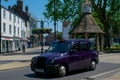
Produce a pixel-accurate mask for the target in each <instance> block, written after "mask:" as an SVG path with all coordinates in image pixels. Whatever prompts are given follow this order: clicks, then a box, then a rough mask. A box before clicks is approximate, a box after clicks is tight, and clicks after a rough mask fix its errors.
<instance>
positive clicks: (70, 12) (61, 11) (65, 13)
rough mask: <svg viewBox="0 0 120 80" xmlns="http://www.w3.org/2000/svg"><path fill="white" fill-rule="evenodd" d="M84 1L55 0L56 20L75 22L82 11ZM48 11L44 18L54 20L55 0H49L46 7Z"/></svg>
mask: <svg viewBox="0 0 120 80" xmlns="http://www.w3.org/2000/svg"><path fill="white" fill-rule="evenodd" d="M82 2H83V0H55V4H56V8H55V14H56V16H55V19H56V20H57V21H58V20H73V19H74V18H75V17H77V15H79V13H80V11H81V3H82ZM45 7H46V11H45V12H44V16H45V17H46V18H50V19H51V20H54V0H49V3H48V4H47V5H46V6H45Z"/></svg>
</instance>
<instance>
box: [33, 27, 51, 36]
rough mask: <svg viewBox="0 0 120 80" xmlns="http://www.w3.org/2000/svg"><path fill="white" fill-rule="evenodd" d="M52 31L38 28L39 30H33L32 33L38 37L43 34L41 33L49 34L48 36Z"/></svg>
mask: <svg viewBox="0 0 120 80" xmlns="http://www.w3.org/2000/svg"><path fill="white" fill-rule="evenodd" d="M51 31H52V29H45V28H44V29H42V28H37V29H33V30H32V33H33V34H37V35H38V34H41V33H43V34H46V33H48V34H49V33H51Z"/></svg>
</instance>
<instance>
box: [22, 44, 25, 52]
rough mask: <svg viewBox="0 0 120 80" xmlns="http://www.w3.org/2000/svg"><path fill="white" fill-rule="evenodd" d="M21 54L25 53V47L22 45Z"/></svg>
mask: <svg viewBox="0 0 120 80" xmlns="http://www.w3.org/2000/svg"><path fill="white" fill-rule="evenodd" d="M22 49H23V53H25V45H24V44H23V45H22Z"/></svg>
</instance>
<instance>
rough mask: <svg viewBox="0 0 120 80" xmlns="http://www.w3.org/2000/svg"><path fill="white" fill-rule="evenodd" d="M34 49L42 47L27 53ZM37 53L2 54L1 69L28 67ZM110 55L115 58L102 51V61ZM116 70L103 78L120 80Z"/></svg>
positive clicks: (119, 72)
mask: <svg viewBox="0 0 120 80" xmlns="http://www.w3.org/2000/svg"><path fill="white" fill-rule="evenodd" d="M34 49H40V47H36V48H29V49H26V53H27V54H29V52H31V51H33V50H34ZM37 55H40V54H29V55H26V54H23V52H22V51H16V52H15V53H5V54H4V55H0V71H4V70H10V69H15V68H22V67H28V66H30V61H31V59H32V57H34V56H37ZM108 55H109V56H111V59H112V58H113V57H112V56H113V55H112V54H105V53H102V54H101V55H100V58H101V57H102V59H101V61H104V60H105V59H106V58H104V57H105V56H108ZM118 58H120V56H118ZM105 61H107V62H109V61H110V60H109V59H108V60H107V59H106V60H105ZM114 62H117V63H119V64H120V62H119V61H114ZM116 71H117V72H116V73H114V74H113V75H112V76H109V77H106V78H104V79H102V80H120V69H119V70H116ZM98 80H99V79H98Z"/></svg>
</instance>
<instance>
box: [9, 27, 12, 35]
mask: <svg viewBox="0 0 120 80" xmlns="http://www.w3.org/2000/svg"><path fill="white" fill-rule="evenodd" d="M11 31H12V27H11V25H9V33H10V34H11V33H12V32H11Z"/></svg>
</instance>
